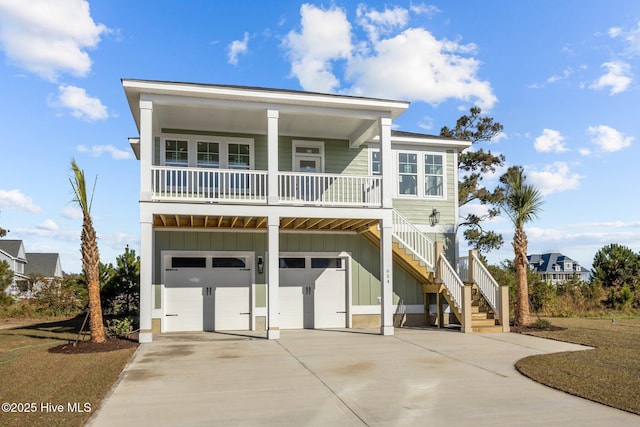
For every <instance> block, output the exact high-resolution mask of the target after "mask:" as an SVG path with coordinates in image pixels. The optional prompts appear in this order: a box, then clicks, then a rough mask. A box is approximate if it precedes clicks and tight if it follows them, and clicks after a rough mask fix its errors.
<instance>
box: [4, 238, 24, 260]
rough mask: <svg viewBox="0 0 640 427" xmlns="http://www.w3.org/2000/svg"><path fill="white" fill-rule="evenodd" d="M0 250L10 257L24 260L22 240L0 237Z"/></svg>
mask: <svg viewBox="0 0 640 427" xmlns="http://www.w3.org/2000/svg"><path fill="white" fill-rule="evenodd" d="M0 251H3V252H4V253H6V254H7V255H9V256H11V257H12V258H17V259H23V260H26V258H25V253H24V247H23V246H22V240H9V239H0Z"/></svg>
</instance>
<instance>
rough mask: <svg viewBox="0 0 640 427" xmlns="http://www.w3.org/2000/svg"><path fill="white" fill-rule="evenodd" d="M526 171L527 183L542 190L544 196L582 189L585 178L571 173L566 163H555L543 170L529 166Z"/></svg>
mask: <svg viewBox="0 0 640 427" xmlns="http://www.w3.org/2000/svg"><path fill="white" fill-rule="evenodd" d="M525 171H526V175H527V181H528V182H529V183H530V184H532V185H533V186H534V187H536V188H537V189H538V190H540V192H541V193H542V194H543V195H547V194H551V193H560V192H562V191H568V190H577V189H578V188H580V180H581V179H582V178H584V176H581V175H578V174H577V173H571V171H570V170H569V165H568V164H567V163H566V162H554V163H553V164H551V165H547V166H545V167H544V169H542V170H536V169H535V168H533V167H530V166H527V167H525Z"/></svg>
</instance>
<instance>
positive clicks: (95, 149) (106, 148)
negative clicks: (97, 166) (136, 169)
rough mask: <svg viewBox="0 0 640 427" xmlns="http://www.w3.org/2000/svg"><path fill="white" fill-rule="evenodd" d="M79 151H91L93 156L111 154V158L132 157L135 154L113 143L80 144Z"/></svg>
mask: <svg viewBox="0 0 640 427" xmlns="http://www.w3.org/2000/svg"><path fill="white" fill-rule="evenodd" d="M77 150H78V152H80V153H89V154H91V155H92V156H93V157H100V156H102V154H104V153H109V154H111V158H112V159H114V160H125V159H132V158H133V154H132V153H131V152H130V151H128V150H127V151H125V150H120V149H118V148H116V147H114V146H113V145H92V146H91V147H87V146H86V145H78V147H77Z"/></svg>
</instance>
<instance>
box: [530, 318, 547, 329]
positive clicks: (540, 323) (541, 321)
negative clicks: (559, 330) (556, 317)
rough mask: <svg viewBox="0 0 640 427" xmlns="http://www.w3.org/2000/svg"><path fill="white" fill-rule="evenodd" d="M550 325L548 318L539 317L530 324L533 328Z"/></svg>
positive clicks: (543, 327) (545, 327) (544, 327)
mask: <svg viewBox="0 0 640 427" xmlns="http://www.w3.org/2000/svg"><path fill="white" fill-rule="evenodd" d="M550 326H551V322H549V321H548V320H547V319H538V320H536V321H535V322H533V323H532V324H530V325H529V327H530V328H533V329H549V327H550Z"/></svg>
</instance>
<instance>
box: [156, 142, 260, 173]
mask: <svg viewBox="0 0 640 427" xmlns="http://www.w3.org/2000/svg"><path fill="white" fill-rule="evenodd" d="M167 140H178V141H187V152H188V154H187V157H188V162H187V167H190V168H195V167H198V142H217V143H218V149H219V167H218V168H219V169H229V144H245V145H249V170H254V169H255V141H254V140H253V138H240V137H235V136H210V135H181V134H162V136H161V138H160V165H162V166H167V155H166V149H167ZM238 170H242V169H238Z"/></svg>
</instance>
